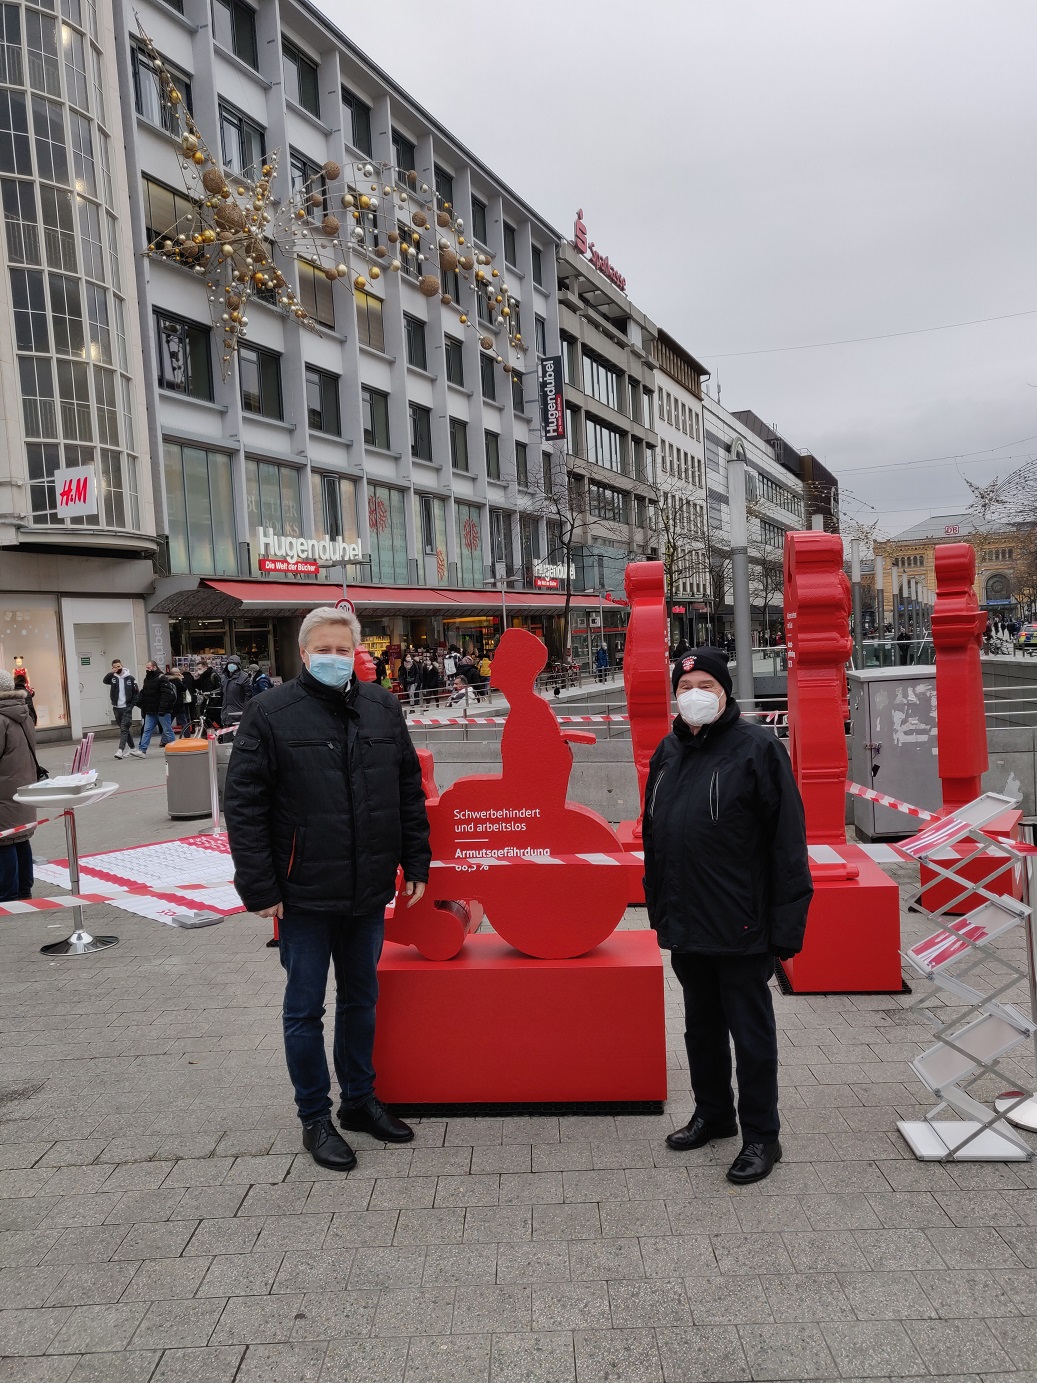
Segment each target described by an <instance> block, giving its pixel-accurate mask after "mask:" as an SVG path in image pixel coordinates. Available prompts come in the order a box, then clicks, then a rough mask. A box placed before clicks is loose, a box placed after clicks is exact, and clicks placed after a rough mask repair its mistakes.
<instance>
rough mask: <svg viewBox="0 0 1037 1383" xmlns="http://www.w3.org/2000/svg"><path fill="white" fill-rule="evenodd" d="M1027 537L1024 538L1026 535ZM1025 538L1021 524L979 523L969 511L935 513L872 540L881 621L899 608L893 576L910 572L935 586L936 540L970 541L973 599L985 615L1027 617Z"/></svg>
mask: <svg viewBox="0 0 1037 1383" xmlns="http://www.w3.org/2000/svg"><path fill="white" fill-rule="evenodd" d="M1028 540H1029V541H1028ZM1031 542H1032V539H1029V534H1028V532H1027V530H1026V528H1025V526H1024V525H1021V524H1020V525H1014V524H1006V523H1001V524H998V525H996V527H994V528H992V529H989V530H987V529H983V528H981V527H980V526H979V524H977V522H976V519H975V517H974V515H971V514H941V515H935V516H933V517H932V518H929V519H925V520H923V522H921V523H917V524H914V525H913V526H912V527H911V528H906V529H904V531H903V532H902V533H898V534H896V536H895V537H893V538H888V539H884V540H882V541H876V542H875V543H874V545H873V546H874V551H875V556H876V557H881V558H882V568H883V570H882V585H883V609H884V619H885V622H886V623H887V624H888V623H891V622H893V623H895V621H896V618H897V617H898V616H899V615H901V614H902V607H901V602H900V598H899V596H898V597H897V598H896V600H894V595H893V582H894V578H895V577H898V578H899V577H903V576H907V577H908V578H914V579H915V580H916V581H917V582H918V584H919V586H924V587H925V588H926V589H927V590H929V591H932V592H935V590H936V549H937V548H938V547H939V546H940V545H941V544H942V543H971V544H972V546H973V547H974V548H975V551H976V584H975V591H976V599H977V601H978V602H979V604H980V606H981V607H982V608H983V609H985V610H986V611H987V612H988V613H989V615H990V616H991V618H994V617H999V618H1001V619H1006V620H1011V619H1027V618H1030V617H1031V616H1032V614H1033V578H1032V574H1031V570H1032V568H1031V563H1032V557H1031V555H1030V554H1031V552H1032V548H1031Z"/></svg>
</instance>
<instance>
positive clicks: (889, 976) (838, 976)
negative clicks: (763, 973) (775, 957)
mask: <svg viewBox="0 0 1037 1383" xmlns="http://www.w3.org/2000/svg"><path fill="white" fill-rule="evenodd" d="M828 849H829V850H831V852H832V856H833V858H832V862H831V863H825V862H817V861H815V860H814V859H811V862H810V872H811V876H812V877H813V881H814V897H813V900H812V902H811V904H810V913H809V915H808V917H807V931H806V939H805V942H804V945H803V949H802V951H801V952H800V953H799V955H798V956H796V957H794V959H792V960H789V961H783V962H782V969H783V970H784V971H785V975H786V977H787V979H788V981H789V984H790V985H791V986H792V989H793V991H794V992H795V993H796V994H861V993H871V992H878V993H882V994H899V993H900V992H901V990H902V988H903V976H902V975H901V970H900V890H899V889H898V888H897V885H896V884H895V883H894V882H893V880H892V879H890V878H888V877H887V876H886V875H885V874H884V873H883V871H882V870H881V869H880V868H879V867H878V865H877V864H875V863H874V862H873V861H872V860H870V859H869V858H868V857H867V855H865V854H864V853H863V852H862V851H861V850H859V849H858V847H857V846H855V845H849V844H847V845H835V846H830V847H828ZM815 853H817V852H815ZM825 854H826V856H827V854H828V850H826V851H825ZM835 857H838V859H839V860H842V861H843V866H840V865H839V863H838V862H837V861H836V858H835ZM854 871H855V873H854ZM848 875H849V876H850V877H847V876H848Z"/></svg>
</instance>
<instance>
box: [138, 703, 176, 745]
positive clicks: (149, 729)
mask: <svg viewBox="0 0 1037 1383" xmlns="http://www.w3.org/2000/svg"><path fill="white" fill-rule="evenodd" d="M171 722H172V712H170V711H167V712H166V714H165V715H164V716H153V715H146V716H145V717H144V729H143V730H142V731H141V732H140V752H141V753H142V754H146V753H147V752H148V745H149V744H150V743H151V736H152V735H153V734H154V733H155V731H156V730H158V729H161V731H162V734H161V737H160V743H162V744H172V743H173V741H174V740H175V739H176V736H175V735H174V734H173V726H172V723H171Z"/></svg>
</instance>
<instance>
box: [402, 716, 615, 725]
mask: <svg viewBox="0 0 1037 1383" xmlns="http://www.w3.org/2000/svg"><path fill="white" fill-rule="evenodd" d="M555 719H556V720H557V721H558V723H559V724H560V725H586V724H588V723H590V724H594V725H601V724H604V723H605V722H606V721H621V722H622V723H623V724H627V723H628V722H629V720H630V717H629V716H555ZM507 723H508V717H507V716H411V717H410V718H409V719H408V721H407V724H408V725H507Z"/></svg>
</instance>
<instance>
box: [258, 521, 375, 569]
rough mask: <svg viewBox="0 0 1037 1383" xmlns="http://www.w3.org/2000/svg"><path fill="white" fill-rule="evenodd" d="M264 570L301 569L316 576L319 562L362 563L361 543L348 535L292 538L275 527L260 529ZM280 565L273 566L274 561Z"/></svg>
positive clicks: (259, 554) (259, 536)
mask: <svg viewBox="0 0 1037 1383" xmlns="http://www.w3.org/2000/svg"><path fill="white" fill-rule="evenodd" d="M256 546H257V548H258V556H259V570H260V571H281V572H284V571H297V572H306V573H307V574H310V575H316V573H317V572H319V571H320V566H319V563H321V562H323V563H325V564H326V565H327V564H329V563H332V562H359V561H360V559H361V555H362V554H361V550H360V544H359V543H358V542H356V543H350V542H347V541H346V539H345V538H289V537H287V536H286V535H285V534H284V533H275V532H274V530H273V529H272V528H257V529H256ZM275 561H276V562H277V565H276V566H275V565H273V563H274V562H275Z"/></svg>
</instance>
